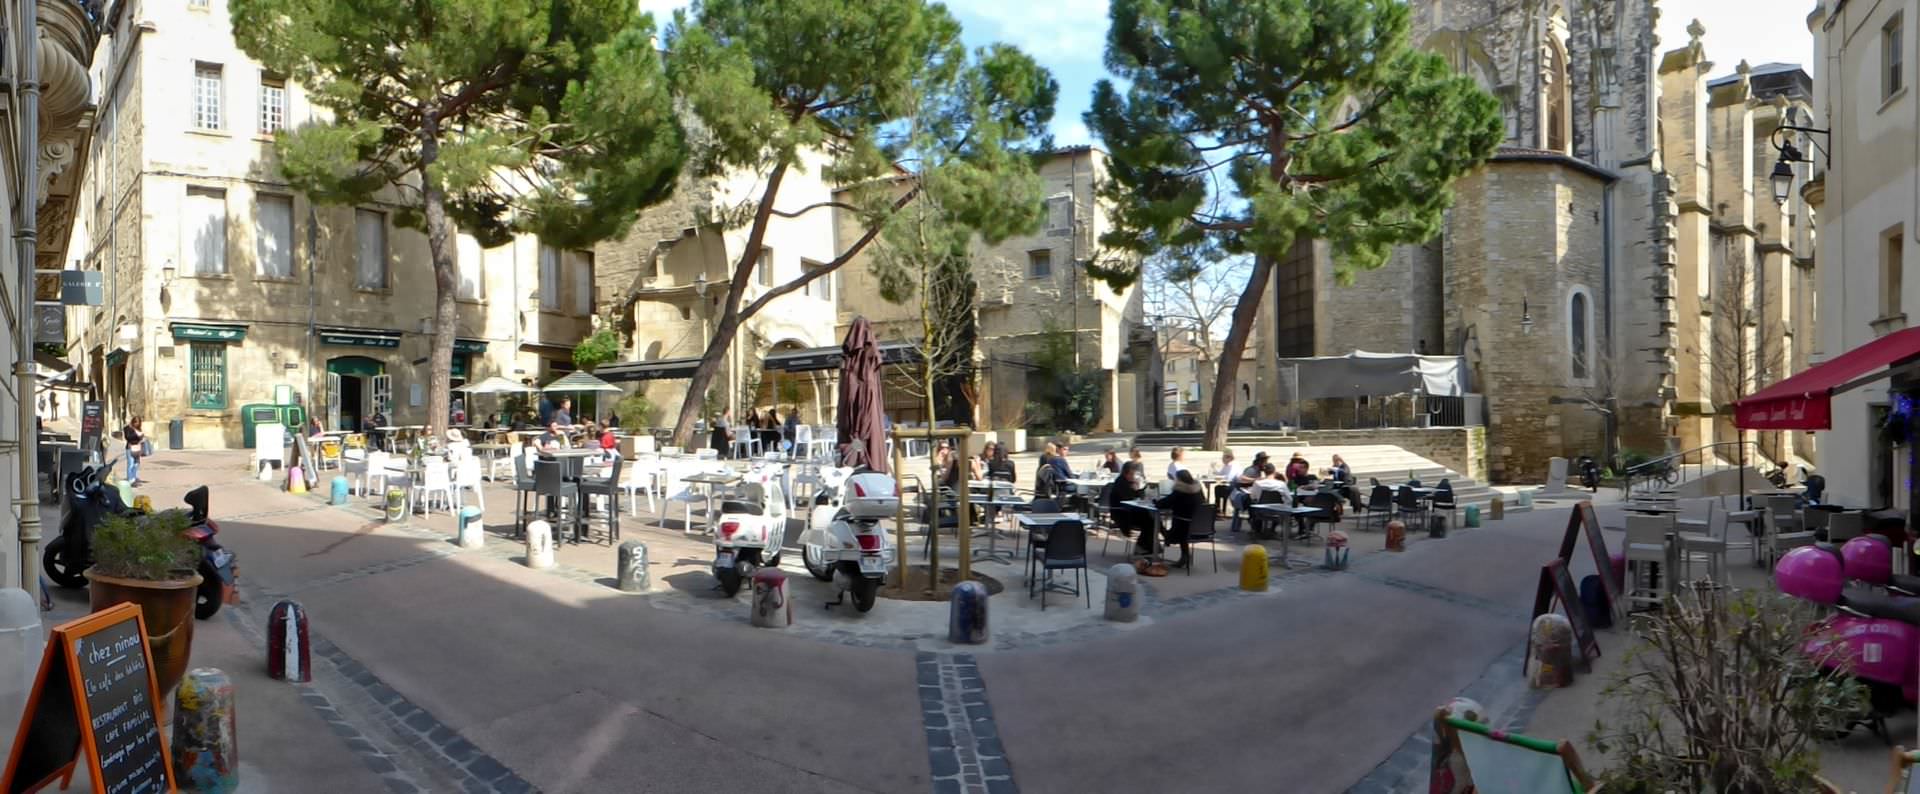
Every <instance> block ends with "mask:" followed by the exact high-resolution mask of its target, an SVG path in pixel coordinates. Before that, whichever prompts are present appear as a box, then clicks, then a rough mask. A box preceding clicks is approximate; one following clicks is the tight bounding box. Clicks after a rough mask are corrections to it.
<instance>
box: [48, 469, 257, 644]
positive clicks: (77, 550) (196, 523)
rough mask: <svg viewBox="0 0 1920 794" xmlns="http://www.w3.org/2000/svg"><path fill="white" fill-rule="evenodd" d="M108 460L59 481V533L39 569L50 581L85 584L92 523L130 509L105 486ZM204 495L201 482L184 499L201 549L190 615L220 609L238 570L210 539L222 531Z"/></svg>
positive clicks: (210, 613)
mask: <svg viewBox="0 0 1920 794" xmlns="http://www.w3.org/2000/svg"><path fill="white" fill-rule="evenodd" d="M111 465H112V463H111V462H109V463H108V464H107V465H105V466H87V467H85V468H82V469H81V470H80V471H77V472H74V473H72V474H69V475H68V476H67V481H66V482H65V483H63V485H62V492H63V493H64V495H65V499H66V506H65V509H64V510H62V511H61V516H60V537H58V538H55V539H54V540H53V542H52V543H48V544H47V548H46V550H45V551H44V552H42V554H41V557H40V562H41V567H42V569H43V570H45V571H46V573H47V578H48V579H51V580H53V582H54V584H57V585H60V586H61V587H68V588H81V587H86V586H87V577H86V570H87V568H89V567H91V566H92V565H93V528H94V527H96V526H99V524H100V522H101V521H103V520H105V519H106V518H107V517H108V516H111V515H128V514H130V513H133V512H134V510H133V508H131V507H129V506H127V504H126V502H125V501H123V500H122V499H121V498H120V489H118V488H108V487H106V484H105V481H106V473H107V472H108V471H110V470H111V469H110V467H111ZM207 498H208V491H207V486H204V485H202V486H200V487H198V488H195V489H193V490H191V491H188V492H187V495H186V496H185V497H184V498H183V499H182V501H184V502H186V504H187V507H188V509H189V511H188V519H189V524H188V526H187V531H186V534H187V537H189V538H192V539H193V540H194V542H196V543H199V544H200V547H201V549H202V552H203V553H202V554H201V555H200V564H199V565H198V567H197V568H196V569H195V572H196V573H198V574H200V584H199V586H198V587H197V588H196V589H195V593H194V607H193V616H194V617H196V618H198V619H200V620H206V619H207V618H210V617H213V616H214V615H215V614H217V613H219V611H220V605H221V604H223V603H226V602H227V601H228V600H230V599H231V596H232V593H233V583H234V580H235V579H236V578H237V576H238V570H239V568H238V566H237V565H235V563H234V556H233V552H231V551H228V550H227V549H226V548H225V547H222V546H221V545H220V543H219V542H218V541H216V540H214V539H213V538H214V536H215V535H218V534H219V533H220V525H219V524H218V523H215V522H214V521H213V519H211V518H209V517H208V516H207Z"/></svg>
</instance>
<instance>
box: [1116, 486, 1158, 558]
mask: <svg viewBox="0 0 1920 794" xmlns="http://www.w3.org/2000/svg"><path fill="white" fill-rule="evenodd" d="M1114 506H1115V507H1124V508H1127V509H1129V510H1144V511H1146V512H1147V514H1148V515H1151V516H1153V523H1152V526H1150V527H1149V528H1148V529H1147V534H1148V535H1149V536H1150V537H1149V540H1151V541H1152V543H1153V553H1151V554H1148V555H1147V558H1148V559H1150V560H1153V561H1155V562H1165V561H1166V560H1165V559H1163V558H1162V556H1161V554H1162V552H1164V551H1166V549H1165V548H1164V547H1163V546H1162V544H1161V542H1160V506H1159V505H1156V504H1154V503H1152V502H1149V501H1147V500H1145V499H1128V500H1126V501H1124V502H1119V503H1116V504H1115V505H1114ZM1135 548H1139V547H1138V546H1135Z"/></svg>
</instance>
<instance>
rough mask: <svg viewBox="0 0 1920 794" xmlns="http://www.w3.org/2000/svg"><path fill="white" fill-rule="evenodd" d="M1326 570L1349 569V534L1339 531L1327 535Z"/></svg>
mask: <svg viewBox="0 0 1920 794" xmlns="http://www.w3.org/2000/svg"><path fill="white" fill-rule="evenodd" d="M1326 568H1327V570H1329V571H1344V570H1346V569H1347V533H1345V532H1342V531H1340V530H1338V529H1336V530H1334V531H1332V532H1328V533H1327V554H1326Z"/></svg>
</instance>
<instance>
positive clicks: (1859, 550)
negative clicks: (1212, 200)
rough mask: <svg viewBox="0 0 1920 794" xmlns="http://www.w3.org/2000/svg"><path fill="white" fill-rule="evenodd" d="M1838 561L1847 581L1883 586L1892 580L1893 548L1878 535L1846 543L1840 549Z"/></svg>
mask: <svg viewBox="0 0 1920 794" xmlns="http://www.w3.org/2000/svg"><path fill="white" fill-rule="evenodd" d="M1840 560H1841V563H1842V564H1843V566H1844V567H1845V569H1846V573H1847V578H1849V579H1859V580H1860V581H1862V582H1866V583H1867V584H1873V585H1884V584H1886V583H1887V582H1889V581H1892V579H1893V547H1892V546H1890V545H1888V544H1887V542H1886V540H1885V539H1883V538H1881V537H1880V536H1878V535H1867V536H1864V537H1858V538H1854V539H1853V540H1849V541H1847V543H1846V545H1844V546H1841V547H1840Z"/></svg>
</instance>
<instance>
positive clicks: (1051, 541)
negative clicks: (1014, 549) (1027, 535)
mask: <svg viewBox="0 0 1920 794" xmlns="http://www.w3.org/2000/svg"><path fill="white" fill-rule="evenodd" d="M1054 571H1074V579H1073V588H1072V589H1071V590H1069V589H1067V586H1066V585H1055V584H1054V583H1053V572H1054ZM1040 576H1041V579H1040V611H1042V612H1045V611H1046V610H1047V593H1048V592H1049V591H1055V592H1061V593H1071V594H1072V595H1082V594H1084V595H1085V596H1086V598H1087V608H1088V609H1092V608H1093V588H1091V587H1088V586H1087V584H1088V582H1087V579H1088V577H1087V528H1086V525H1085V524H1083V523H1081V522H1079V521H1056V522H1054V524H1053V528H1052V529H1050V530H1048V531H1047V543H1046V546H1045V551H1043V552H1042V556H1041V558H1040ZM1029 586H1031V584H1029ZM1056 588H1057V589H1056Z"/></svg>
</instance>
